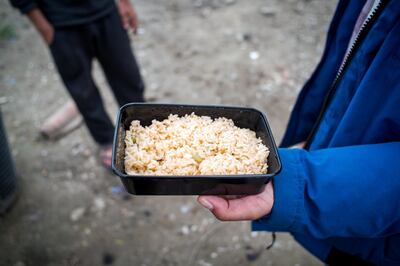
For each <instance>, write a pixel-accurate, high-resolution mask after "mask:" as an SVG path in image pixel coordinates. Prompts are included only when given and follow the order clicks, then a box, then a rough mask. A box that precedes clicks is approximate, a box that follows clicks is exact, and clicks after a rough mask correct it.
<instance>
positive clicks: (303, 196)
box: [253, 142, 400, 239]
mask: <svg viewBox="0 0 400 266" xmlns="http://www.w3.org/2000/svg"><path fill="white" fill-rule="evenodd" d="M279 153H280V156H281V159H282V165H283V169H282V172H281V173H280V174H279V175H277V176H276V177H275V178H274V197H275V202H274V207H273V209H272V211H271V213H270V215H268V216H266V217H264V218H262V219H260V220H257V221H255V222H253V230H267V231H288V232H292V233H301V234H308V235H311V236H312V237H314V238H316V239H323V238H330V237H366V238H375V237H384V236H388V235H391V234H394V233H395V232H399V231H400V211H399V210H400V142H391V143H384V144H371V145H360V146H349V147H341V148H329V149H322V150H317V151H311V152H308V151H305V150H302V149H280V150H279Z"/></svg>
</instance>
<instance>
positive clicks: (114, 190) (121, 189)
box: [111, 186, 125, 194]
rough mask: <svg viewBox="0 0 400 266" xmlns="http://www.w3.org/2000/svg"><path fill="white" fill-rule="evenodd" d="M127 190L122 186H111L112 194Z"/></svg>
mask: <svg viewBox="0 0 400 266" xmlns="http://www.w3.org/2000/svg"><path fill="white" fill-rule="evenodd" d="M124 192H125V188H123V187H121V186H112V187H111V193H112V194H121V193H124Z"/></svg>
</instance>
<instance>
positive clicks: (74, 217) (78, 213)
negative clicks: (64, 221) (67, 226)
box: [69, 207, 85, 222]
mask: <svg viewBox="0 0 400 266" xmlns="http://www.w3.org/2000/svg"><path fill="white" fill-rule="evenodd" d="M84 214H85V208H84V207H79V208H76V209H74V210H73V211H72V212H71V214H70V216H69V218H70V219H71V221H72V222H77V221H79V220H80V219H81V218H82V216H83V215H84Z"/></svg>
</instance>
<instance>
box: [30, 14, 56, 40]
mask: <svg viewBox="0 0 400 266" xmlns="http://www.w3.org/2000/svg"><path fill="white" fill-rule="evenodd" d="M26 15H27V16H28V18H29V19H30V21H31V22H32V24H33V25H34V26H35V28H36V30H37V31H38V32H39V33H40V35H41V36H42V38H43V40H44V41H45V42H46V43H47V44H48V45H49V44H51V43H52V41H53V38H54V28H53V25H51V24H50V22H49V21H48V20H47V19H46V17H45V16H44V15H43V13H42V11H40V9H38V8H35V9H32V10H31V11H29V12H28V13H27V14H26Z"/></svg>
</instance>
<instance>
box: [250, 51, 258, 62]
mask: <svg viewBox="0 0 400 266" xmlns="http://www.w3.org/2000/svg"><path fill="white" fill-rule="evenodd" d="M259 57H260V53H259V52H257V51H252V52H250V53H249V58H250V59H251V60H253V61H255V60H257V59H258V58H259Z"/></svg>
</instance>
